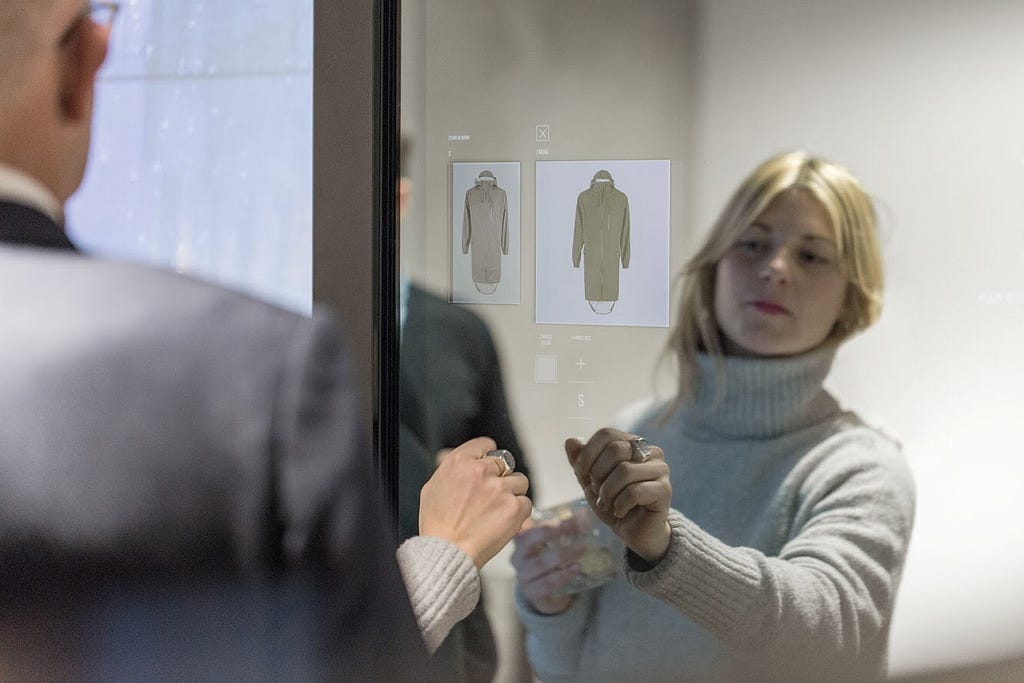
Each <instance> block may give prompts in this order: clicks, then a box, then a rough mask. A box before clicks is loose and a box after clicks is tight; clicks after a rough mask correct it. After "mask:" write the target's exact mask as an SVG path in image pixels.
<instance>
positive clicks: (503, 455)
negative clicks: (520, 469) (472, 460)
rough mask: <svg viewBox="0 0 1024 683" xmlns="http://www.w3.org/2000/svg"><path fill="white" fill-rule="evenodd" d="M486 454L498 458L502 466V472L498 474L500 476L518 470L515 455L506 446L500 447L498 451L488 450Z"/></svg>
mask: <svg viewBox="0 0 1024 683" xmlns="http://www.w3.org/2000/svg"><path fill="white" fill-rule="evenodd" d="M484 455H486V456H487V457H489V458H496V459H497V461H498V465H499V466H500V467H501V472H500V473H499V474H498V476H499V477H506V476H508V475H510V474H512V473H513V472H515V471H516V459H515V457H514V456H513V455H512V454H511V453H509V452H508V451H506V450H505V449H504V448H499V449H498V450H496V451H487V453H485V454H484Z"/></svg>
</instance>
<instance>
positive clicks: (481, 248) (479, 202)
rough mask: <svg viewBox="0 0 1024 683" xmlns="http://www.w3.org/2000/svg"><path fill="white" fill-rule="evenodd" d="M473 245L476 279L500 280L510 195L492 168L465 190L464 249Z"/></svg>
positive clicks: (505, 248)
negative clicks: (507, 194)
mask: <svg viewBox="0 0 1024 683" xmlns="http://www.w3.org/2000/svg"><path fill="white" fill-rule="evenodd" d="M470 247H472V248H473V282H484V283H498V282H501V255H502V254H508V198H507V197H506V195H505V190H503V189H501V188H500V187H498V181H497V180H496V179H495V177H494V174H493V173H491V172H490V171H482V172H481V173H480V175H479V176H478V177H477V179H476V183H475V184H474V185H473V187H471V188H469V190H467V191H466V206H465V210H464V211H463V214H462V253H463V254H468V253H469V251H470Z"/></svg>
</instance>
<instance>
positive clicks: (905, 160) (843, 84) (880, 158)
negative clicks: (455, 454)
mask: <svg viewBox="0 0 1024 683" xmlns="http://www.w3.org/2000/svg"><path fill="white" fill-rule="evenodd" d="M1020 26H1024V5H1021V4H1020V3H1019V2H1013V1H1011V0H985V1H984V2H980V3H971V4H969V5H968V4H964V3H957V2H947V1H945V0H915V1H913V2H903V3H891V2H881V1H872V2H861V3H846V2H818V3H807V2H802V1H801V0H778V1H777V2H771V3H762V2H754V1H753V0H750V1H748V0H732V1H729V2H721V1H714V2H712V1H704V0H692V1H684V2H681V1H678V0H671V1H659V0H636V1H635V2H630V3H611V2H557V3H556V2H549V1H546V0H521V1H519V2H514V3H508V2H488V1H486V0H483V1H480V2H473V3H467V2H462V1H460V0H430V1H429V2H426V1H424V0H405V2H404V3H403V49H402V53H403V73H402V86H403V92H402V114H403V128H404V130H405V131H406V132H407V134H408V136H409V138H410V139H411V141H412V142H411V151H410V153H409V154H407V155H406V175H407V176H409V178H410V179H411V187H412V194H411V198H410V201H409V206H408V210H407V212H406V215H405V219H404V220H403V225H402V244H403V251H402V258H403V268H404V272H405V273H406V275H407V277H408V279H409V280H410V281H411V282H413V283H417V284H418V285H420V286H422V287H423V288H425V289H427V290H429V291H431V292H433V293H435V294H436V295H437V296H438V297H439V298H440V301H441V304H440V307H441V308H442V309H444V308H445V307H447V308H448V309H452V310H454V311H459V313H457V314H456V313H452V314H451V315H459V316H463V317H464V318H467V319H468V316H470V315H472V316H475V317H476V318H478V319H480V320H482V321H483V322H484V323H485V324H486V326H487V328H488V329H489V330H490V335H491V337H492V339H493V341H494V346H495V348H496V350H497V353H498V356H499V357H500V367H501V370H502V373H503V379H504V394H505V396H506V397H507V400H508V416H509V417H510V418H511V422H512V423H513V424H514V426H515V430H516V431H515V433H516V436H517V439H516V442H517V443H518V444H519V445H520V446H521V448H522V451H521V452H517V453H516V456H517V457H520V458H521V459H522V460H524V461H525V462H526V463H528V465H529V468H530V471H531V478H532V481H533V484H534V487H535V489H534V492H535V498H534V502H535V503H536V504H537V505H539V506H549V505H553V504H555V503H559V502H562V501H565V500H568V499H571V498H575V497H577V496H579V495H580V490H579V487H578V485H577V484H576V482H575V480H574V478H573V476H572V474H571V471H570V469H569V467H568V465H567V463H566V458H565V454H564V451H563V447H562V444H563V441H564V440H565V438H566V437H569V436H581V437H587V436H590V434H591V433H593V431H594V430H595V429H597V428H598V427H601V426H604V425H619V426H628V425H629V424H631V420H632V418H633V417H635V416H636V415H637V414H638V406H643V405H650V402H651V401H652V400H653V401H656V400H663V399H665V398H666V397H671V396H672V395H673V392H674V382H673V377H672V375H673V372H672V365H671V363H669V364H667V365H666V364H659V362H658V361H659V359H660V358H661V357H662V352H663V350H664V349H665V346H666V342H667V337H668V334H669V331H670V325H673V324H675V323H676V320H677V318H676V306H677V304H678V301H679V294H680V292H679V288H678V286H676V285H675V283H676V280H675V278H676V276H677V275H678V274H679V273H680V272H681V270H682V268H683V266H684V264H685V263H686V261H687V259H688V258H689V257H691V256H692V255H693V253H694V251H695V249H696V247H697V246H698V245H699V244H700V243H701V241H702V240H703V238H704V237H705V236H706V235H707V234H708V231H709V230H710V227H711V225H712V223H713V221H714V219H715V217H716V215H717V214H718V212H719V211H720V210H721V208H722V206H723V204H724V203H725V201H726V200H727V198H728V196H729V194H730V193H731V192H732V190H733V189H734V188H735V187H736V185H737V184H738V183H739V181H740V180H741V179H742V178H743V177H744V176H745V175H746V174H747V173H748V172H749V171H750V170H751V169H752V168H753V167H754V166H755V165H756V164H757V163H759V162H760V161H762V160H764V159H766V158H767V157H769V156H770V155H772V154H775V153H777V152H780V151H783V150H787V149H806V150H809V151H811V152H812V153H815V154H820V155H822V156H824V157H825V158H828V159H832V160H834V161H836V162H839V163H840V164H842V165H844V166H846V167H847V168H849V169H850V170H851V171H852V172H853V173H854V174H855V175H856V176H857V177H858V178H859V179H860V180H861V182H862V183H863V184H864V186H865V187H866V188H867V189H868V191H869V192H870V194H871V195H872V197H873V199H874V201H875V202H876V205H877V207H878V209H879V213H880V236H881V240H882V251H883V258H884V262H885V268H886V273H887V290H886V295H885V308H884V314H883V316H882V318H881V320H880V322H878V323H877V324H876V325H875V326H873V327H872V328H871V329H870V330H868V331H867V332H866V333H865V334H863V335H861V336H859V337H857V338H855V339H854V340H853V341H851V342H850V343H849V344H847V345H845V346H844V347H843V348H842V350H841V351H840V353H839V355H838V359H837V361H836V363H835V366H834V370H833V371H832V372H831V374H830V376H829V379H828V381H827V384H826V386H827V388H828V389H830V390H831V391H833V392H834V393H835V394H836V395H837V396H838V397H839V399H840V400H841V401H842V402H843V404H844V405H848V406H850V407H851V408H853V409H855V410H857V412H858V413H859V414H861V415H862V416H863V417H864V418H865V419H867V421H868V422H870V423H871V424H873V425H876V426H879V427H880V428H882V429H883V430H886V431H889V432H891V433H893V434H895V435H896V436H897V437H898V438H899V439H900V440H901V442H902V445H903V451H904V453H905V455H906V457H907V458H908V460H909V461H910V464H911V467H912V469H913V470H914V472H915V477H916V480H917V485H918V501H919V504H918V514H917V521H916V527H915V532H914V533H915V535H914V543H913V545H912V546H911V554H910V557H909V560H908V563H907V566H906V571H905V573H904V578H903V585H902V589H901V594H900V602H899V606H898V610H897V612H896V616H895V620H894V625H893V631H892V633H893V637H892V648H891V654H890V666H891V669H892V671H893V672H894V673H897V674H899V673H907V672H913V671H916V670H920V669H922V668H933V667H943V666H954V665H957V664H959V663H963V662H970V661H977V660H983V659H986V658H987V659H998V658H1007V657H1019V656H1021V655H1022V654H1024V643H1022V642H1021V641H1020V638H1019V637H1018V636H1019V632H1020V629H1015V628H1011V627H1009V625H1010V624H1019V623H1021V619H1024V612H1022V607H1021V606H1022V605H1024V594H1022V592H1021V591H1022V589H1021V586H1020V582H1019V580H1017V579H1016V578H1015V577H1019V576H1021V575H1024V550H1022V549H1024V525H1022V524H1021V522H1020V521H1019V519H1020V515H1019V514H1018V508H1019V502H1018V501H1019V482H1020V481H1022V480H1024V451H1022V449H1021V447H1020V445H1019V443H1020V439H1019V438H1018V437H1017V435H1016V433H1015V431H1014V425H1016V423H1017V421H1018V419H1017V416H1018V414H1019V412H1020V407H1021V406H1022V405H1024V394H1022V393H1021V387H1024V363H1022V362H1021V361H1020V351H1019V349H1020V344H1021V340H1022V339H1024V308H1022V305H1024V281H1022V279H1021V277H1020V273H1021V266H1022V263H1024V201H1022V199H1021V197H1022V196H1024V194H1022V187H1024V185H1022V182H1024V138H1022V136H1021V126H1020V121H1022V120H1024V98H1022V97H1021V88H1020V87H1019V84H1021V83H1024V41H1021V40H1019V32H1020V31H1019V27H1020ZM484 171H489V172H490V173H491V175H492V176H493V177H494V180H493V181H492V180H486V179H485V180H481V177H484V178H486V176H484V174H483V172H484ZM600 171H607V175H608V176H609V177H608V178H607V180H610V181H613V182H614V186H615V189H616V190H618V191H620V192H621V193H622V194H623V195H625V197H626V199H628V206H629V219H630V220H629V249H630V257H629V264H628V268H627V267H626V263H625V259H624V258H623V254H624V244H625V242H624V241H622V234H621V233H622V231H621V230H620V232H619V234H618V235H617V239H619V242H618V247H619V253H618V254H617V256H618V261H617V264H616V261H615V259H613V258H609V259H607V261H604V260H598V261H595V262H594V263H591V260H590V257H591V256H592V255H593V254H592V253H591V251H589V250H586V249H584V250H583V253H584V254H585V256H584V257H583V258H581V262H580V263H579V267H576V265H577V264H576V263H575V258H574V257H575V256H576V254H575V253H574V252H575V251H578V250H577V249H576V248H575V247H576V246H578V245H574V237H577V235H576V232H577V231H576V227H577V220H576V207H577V206H578V203H579V202H581V201H585V197H583V195H584V194H585V193H586V192H588V191H589V190H591V188H592V186H593V187H599V185H598V183H599V182H600V174H599V172H600ZM609 184H610V183H609ZM497 189H501V190H502V191H503V193H498V192H497V191H496V190H497ZM601 216H602V219H603V220H619V221H621V220H622V219H623V218H624V214H623V213H621V212H620V213H614V212H612V211H610V210H609V211H606V212H604V213H603V214H601ZM583 223H584V224H583V227H582V232H583V233H584V237H585V234H586V233H587V225H586V219H584V221H583ZM620 225H621V222H620ZM478 239H479V241H478ZM590 244H598V243H596V242H590ZM614 246H615V244H614V243H608V244H603V247H604V248H605V249H608V250H612V251H614V249H613V247H614ZM595 264H601V266H602V267H603V268H605V270H606V272H605V274H600V273H599V274H598V275H593V273H592V272H591V271H592V268H591V266H592V265H595ZM616 278H617V279H616ZM616 287H617V290H616V289H615V288H616ZM609 288H610V289H609ZM609 292H610V293H609ZM411 301H412V300H411V299H410V305H411ZM612 301H614V304H613V305H612V303H611V302H612ZM412 314H413V313H412V311H408V312H407V315H412ZM402 343H403V360H405V359H406V356H407V355H408V354H409V353H410V351H409V349H410V348H419V349H420V351H419V352H418V353H424V354H426V355H427V357H428V359H429V362H430V363H431V364H433V365H434V366H437V365H439V364H441V363H447V362H448V361H446V360H444V356H443V355H442V354H444V353H447V352H448V351H450V350H451V349H453V348H456V345H454V344H451V345H448V346H446V347H445V348H442V349H438V348H434V349H432V350H428V351H423V348H429V344H430V343H431V342H430V340H429V339H426V338H424V337H423V336H420V335H414V334H410V333H409V330H408V328H407V329H406V333H405V334H404V336H403V341H402ZM468 358H471V357H468ZM459 365H460V370H459V372H460V373H464V376H463V375H457V374H448V375H443V377H442V380H443V381H442V383H441V385H439V384H438V383H437V382H438V378H437V377H434V376H432V374H431V372H423V373H421V374H419V375H417V376H416V377H414V379H415V381H416V382H418V383H419V387H418V391H419V392H420V393H421V394H424V395H426V396H428V397H431V396H433V394H434V393H435V392H441V393H443V394H454V397H453V398H451V399H445V400H446V405H445V406H442V411H443V410H447V403H451V404H456V405H457V406H458V409H459V410H460V411H464V412H465V413H467V414H473V412H474V411H475V410H476V405H475V404H476V403H477V402H478V401H479V399H478V398H477V397H478V396H480V395H481V392H487V391H491V392H493V391H495V390H496V389H495V387H496V385H495V384H493V377H494V374H493V371H491V369H490V368H487V370H488V372H487V373H485V374H484V376H485V379H484V380H480V377H479V376H478V375H474V374H473V372H474V370H473V369H474V367H477V366H475V365H474V362H473V361H472V360H465V358H464V359H463V362H462V363H460V364H459ZM409 367H411V366H410V365H409V364H408V363H407V364H406V365H405V366H404V367H403V372H406V370H407V369H408V368H409ZM474 382H475V383H476V384H474ZM481 382H482V384H481ZM437 419H438V420H439V421H440V422H441V423H445V424H447V423H449V420H450V416H449V415H448V414H446V413H444V412H442V415H441V416H440V417H439V418H437ZM457 422H459V423H460V424H461V423H463V422H464V421H463V420H462V419H461V418H460V419H459V420H458V421H457ZM469 424H471V425H472V428H473V433H465V432H453V433H451V434H450V438H452V439H454V438H455V437H456V436H458V437H463V436H465V437H468V436H476V435H477V434H478V433H493V432H495V431H497V430H498V429H501V427H494V428H492V425H491V424H489V423H469ZM442 445H444V446H453V445H455V443H443V444H442ZM499 446H505V447H508V444H507V443H501V442H499ZM968 454H969V455H968ZM407 462H408V459H407V458H406V455H405V453H404V452H403V455H402V466H403V468H405V467H406V463H407ZM428 472H429V467H425V468H424V470H423V471H421V472H420V475H425V474H427V473H428ZM993 473H998V476H996V477H993V476H992V474H993ZM698 475H699V473H698ZM410 489H411V487H410ZM951 501H956V504H952V505H951V504H950V502H951ZM677 504H678V503H677ZM966 510H969V511H970V513H969V514H966V515H965V511H966ZM968 520H970V521H968ZM951 530H955V531H956V532H957V533H956V534H955V536H956V540H955V541H954V542H951V538H950V531H951ZM1007 541H1012V542H1011V543H1009V544H1008V543H1007ZM979 567H983V568H984V569H979ZM488 571H489V572H490V578H489V579H488V580H489V582H490V584H489V585H490V586H491V588H490V589H489V591H490V592H489V593H488V595H487V600H488V601H489V604H488V609H490V610H492V621H493V622H494V626H495V628H496V629H498V630H499V631H501V632H502V633H515V632H516V628H517V626H516V623H517V618H516V616H515V614H514V612H512V611H511V610H510V609H508V610H506V609H505V607H506V606H507V603H508V601H509V599H508V591H510V590H511V586H512V585H513V583H514V578H513V577H514V575H513V572H512V569H511V567H510V566H509V564H508V562H507V559H505V558H502V557H499V558H498V560H496V561H495V563H493V565H492V566H491V567H490V568H489V570H488ZM979 572H980V574H979ZM964 585H970V586H972V587H974V588H972V589H971V590H968V591H963V590H962V586H964ZM937 594H941V595H942V596H943V599H942V600H935V596H936V595H937ZM503 596H504V597H503ZM1011 596H1012V599H1009V598H1011ZM514 640H515V639H514V638H513V639H512V641H502V642H503V644H506V643H507V642H513V641H514ZM512 651H515V654H510V652H512ZM502 655H503V659H502V666H503V667H505V668H503V669H502V672H503V673H502V675H503V676H504V675H508V676H512V675H513V674H512V673H510V672H514V671H519V672H521V671H523V670H524V668H523V667H524V666H525V665H524V664H523V655H522V654H521V649H520V648H519V646H518V645H517V646H515V647H511V648H510V650H508V651H506V650H503V651H502ZM508 680H511V678H509V679H508Z"/></svg>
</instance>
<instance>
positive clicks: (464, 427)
mask: <svg viewBox="0 0 1024 683" xmlns="http://www.w3.org/2000/svg"><path fill="white" fill-rule="evenodd" d="M409 153H410V141H409V140H408V139H405V138H403V140H402V160H403V165H404V164H405V163H407V160H408V156H409ZM411 192H412V182H411V180H410V179H409V178H408V177H403V178H402V181H401V185H400V194H399V214H400V216H402V217H403V218H404V217H405V216H406V209H407V207H408V203H409V199H410V195H411ZM401 308H402V315H401V319H402V349H401V357H400V358H401V398H400V403H401V425H400V439H401V443H400V467H399V519H400V527H401V533H402V535H403V536H409V535H412V534H415V533H416V529H417V519H418V518H419V515H420V510H419V497H418V495H417V492H418V491H419V489H420V487H421V486H423V482H424V481H426V480H427V478H429V477H430V475H431V473H432V472H433V470H434V467H435V466H436V461H437V458H438V452H439V451H441V450H443V449H448V448H451V447H453V446H455V445H457V444H460V443H462V442H463V441H465V440H467V439H470V438H472V437H474V436H476V435H478V434H488V435H490V436H491V437H492V438H494V440H495V441H496V442H497V443H498V445H499V446H500V447H501V448H504V449H507V450H509V451H511V452H512V453H514V454H515V457H516V464H517V471H519V472H522V473H523V474H525V475H527V476H529V465H528V462H527V458H526V457H525V455H524V454H523V452H522V448H521V446H520V443H519V439H518V438H517V437H516V433H515V429H514V428H513V425H512V420H511V415H510V413H509V409H508V404H507V399H506V396H505V387H504V381H503V378H502V372H501V360H500V358H499V356H498V351H497V348H496V347H495V345H494V341H493V339H492V338H491V334H490V331H489V330H488V327H487V324H486V323H485V322H484V321H483V320H482V319H481V318H480V317H479V316H477V315H476V314H475V313H473V312H472V311H470V310H468V309H466V308H463V307H461V306H455V305H452V304H449V303H448V302H447V301H445V300H444V299H442V298H441V297H438V296H435V295H434V294H432V293H430V292H429V291H427V290H426V289H424V288H423V287H421V286H420V285H418V284H416V283H415V282H412V281H410V280H408V279H407V278H403V287H402V307H401ZM479 597H480V602H478V603H477V602H476V600H474V602H475V603H476V607H475V609H474V610H473V611H472V613H471V614H470V615H469V616H468V617H466V618H465V619H464V620H462V621H461V622H460V623H459V624H458V625H457V626H456V627H455V628H454V629H453V630H452V632H451V635H450V637H449V638H448V640H446V642H445V643H444V644H443V645H441V647H440V648H439V649H438V650H437V651H436V652H435V656H434V659H435V663H436V664H438V666H439V667H442V668H443V670H444V671H445V672H446V673H447V674H448V677H449V679H450V680H453V681H454V680H471V681H475V680H487V681H489V680H491V679H492V678H493V677H494V674H495V672H496V670H497V665H498V661H497V650H496V646H495V642H494V636H493V633H492V629H491V626H490V623H489V621H488V617H487V614H486V612H485V609H484V605H483V601H482V598H483V596H482V594H479Z"/></svg>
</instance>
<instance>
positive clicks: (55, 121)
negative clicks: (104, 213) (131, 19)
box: [0, 0, 109, 203]
mask: <svg viewBox="0 0 1024 683" xmlns="http://www.w3.org/2000/svg"><path fill="white" fill-rule="evenodd" d="M108 28H109V27H107V26H103V25H100V24H97V23H95V22H93V21H92V19H91V14H90V4H89V3H87V2H82V0H0V162H3V163H5V164H9V165H11V166H14V167H15V168H18V169H19V170H21V171H23V172H24V173H27V174H29V175H31V176H32V177H34V178H35V179H36V180H38V181H40V182H41V183H43V185H45V186H46V187H47V188H49V189H50V191H51V192H53V193H54V194H55V195H56V196H57V198H58V199H59V200H60V201H61V202H62V203H63V202H64V201H66V200H67V198H68V197H70V196H71V194H72V193H74V191H75V190H76V189H77V188H78V186H79V184H80V183H81V182H82V176H83V174H84V173H85V161H86V157H87V156H88V152H89V132H90V127H91V124H92V108H93V86H94V85H95V81H96V73H97V71H99V68H100V66H101V65H102V64H103V60H104V59H105V58H106V54H107V40H108V38H109V30H108Z"/></svg>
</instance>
